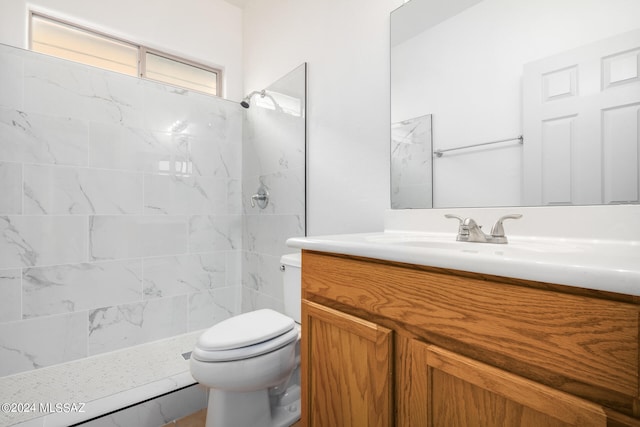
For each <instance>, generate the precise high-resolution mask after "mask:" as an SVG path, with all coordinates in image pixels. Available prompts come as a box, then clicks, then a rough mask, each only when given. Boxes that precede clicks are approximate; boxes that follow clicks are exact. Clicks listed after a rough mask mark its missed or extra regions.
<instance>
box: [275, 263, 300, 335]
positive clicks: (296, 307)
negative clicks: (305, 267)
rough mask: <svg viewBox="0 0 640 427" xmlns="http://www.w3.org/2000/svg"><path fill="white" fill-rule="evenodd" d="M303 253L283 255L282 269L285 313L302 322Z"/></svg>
mask: <svg viewBox="0 0 640 427" xmlns="http://www.w3.org/2000/svg"><path fill="white" fill-rule="evenodd" d="M301 266H302V255H301V254H300V253H295V254H287V255H282V258H280V270H282V272H283V273H282V284H283V286H284V313H285V314H286V315H287V316H289V317H291V318H292V319H293V320H295V321H296V322H298V323H300V318H301V316H300V305H301V303H302V290H301V287H302V268H301Z"/></svg>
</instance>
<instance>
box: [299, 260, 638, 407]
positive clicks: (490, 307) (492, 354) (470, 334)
mask: <svg viewBox="0 0 640 427" xmlns="http://www.w3.org/2000/svg"><path fill="white" fill-rule="evenodd" d="M515 282H516V281H515V280H514V281H513V283H510V279H506V278H505V279H503V278H496V277H486V276H480V275H471V274H464V275H463V274H456V272H453V271H449V272H445V271H442V270H437V269H429V268H427V267H419V266H408V265H404V264H392V263H382V262H375V261H369V260H365V259H359V258H347V257H341V256H331V255H326V254H320V253H314V252H305V253H304V254H303V286H302V288H303V297H305V298H307V299H313V298H314V296H318V297H321V298H322V299H324V300H333V301H336V302H338V303H340V305H341V306H347V307H353V308H355V309H357V310H358V311H364V312H368V313H371V314H373V315H376V316H379V317H380V318H384V319H387V320H388V321H389V322H391V323H393V324H394V325H398V327H401V328H406V329H407V330H410V331H411V333H412V334H415V335H418V336H421V337H422V338H424V339H425V340H427V341H429V342H433V343H436V344H438V345H440V346H443V347H445V348H452V349H454V350H455V351H459V352H461V353H462V354H465V353H466V354H467V355H470V356H472V357H474V358H476V359H478V360H483V361H487V362H488V363H491V364H492V365H495V366H499V367H501V368H503V369H506V370H508V371H512V372H516V373H519V374H521V375H524V376H525V377H529V378H534V379H536V380H541V379H542V380H543V382H546V383H547V384H549V385H552V386H554V387H556V388H560V389H564V390H567V391H569V392H571V393H576V394H582V395H584V394H585V393H587V394H588V395H590V396H591V397H592V398H594V400H605V399H609V398H610V395H613V396H616V395H617V396H620V395H624V396H628V397H629V398H631V399H637V398H638V373H639V372H638V358H639V356H638V336H639V330H638V319H639V309H638V306H637V305H634V304H631V303H624V302H619V301H611V300H607V299H601V298H595V297H590V296H582V295H574V294H568V293H563V292H557V291H555V290H549V289H541V288H540V286H536V287H534V286H533V284H532V286H531V287H529V286H526V283H525V282H523V281H518V282H517V284H516V283H515ZM584 385H588V386H592V389H591V390H590V391H588V392H585V393H583V390H582V389H583V388H584ZM613 400H617V401H621V400H623V399H621V398H618V397H613ZM627 400H628V399H627Z"/></svg>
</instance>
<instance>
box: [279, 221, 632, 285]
mask: <svg viewBox="0 0 640 427" xmlns="http://www.w3.org/2000/svg"><path fill="white" fill-rule="evenodd" d="M453 228H456V227H453ZM287 245H288V246H291V247H294V248H299V249H307V250H314V251H321V252H331V253H337V254H344V255H353V256H360V257H367V258H376V259H381V260H387V261H397V262H403V263H410V264H417V265H424V266H431V267H441V268H447V269H454V270H463V271H469V272H475V273H483V274H492V275H496V276H504V277H512V278H518V279H526V280H534V281H540V282H547V283H557V284H563V285H569V286H579V287H583V288H588V289H597V290H603V291H609V292H618V293H623V294H630V295H640V241H631V240H627V241H619V240H615V241H614V240H595V239H566V238H560V239H554V238H536V237H530V236H510V237H509V243H507V244H490V243H468V242H457V241H456V233H435V232H411V231H385V232H380V233H360V234H340V235H328V236H314V237H296V238H291V239H289V240H287Z"/></svg>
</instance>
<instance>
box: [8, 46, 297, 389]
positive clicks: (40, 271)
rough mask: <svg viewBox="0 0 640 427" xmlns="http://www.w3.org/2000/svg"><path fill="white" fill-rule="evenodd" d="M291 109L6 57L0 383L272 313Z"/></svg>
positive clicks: (289, 194) (292, 176)
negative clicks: (258, 203) (261, 310)
mask: <svg viewBox="0 0 640 427" xmlns="http://www.w3.org/2000/svg"><path fill="white" fill-rule="evenodd" d="M300 70H302V71H301V72H302V73H304V66H302V67H301V68H300ZM302 79H303V81H304V75H303V77H302ZM303 92H304V90H303ZM301 111H302V116H301V117H295V115H290V114H282V112H281V111H266V112H263V111H261V110H260V109H259V108H255V107H252V108H251V109H249V110H247V111H244V110H243V109H242V108H241V107H240V106H239V104H238V103H235V102H230V101H226V100H223V99H220V98H215V97H211V96H207V95H203V94H198V93H194V92H189V91H186V90H182V89H177V88H175V87H171V86H166V85H163V84H159V83H154V82H151V81H147V80H141V79H137V78H132V77H128V76H123V75H119V74H115V73H111V72H107V71H102V70H99V69H95V68H91V67H86V66H83V65H79V64H75V63H70V62H67V61H63V60H58V59H55V58H51V57H48V56H44V55H40V54H36V53H33V52H27V51H22V50H20V49H15V48H12V47H7V46H0V194H1V195H2V196H1V197H0V361H2V363H0V376H4V375H10V374H14V373H18V372H23V371H28V370H33V369H37V368H40V367H44V366H49V365H53V364H58V363H63V362H66V361H70V360H75V359H79V358H84V357H87V356H91V355H96V354H100V353H105V352H109V351H112V350H117V349H121V348H124V347H129V346H133V345H137V344H142V343H145V342H149V341H153V340H157V339H161V338H166V337H170V336H174V335H178V334H181V333H186V332H188V331H196V330H200V329H203V328H206V327H208V326H210V325H212V324H214V323H216V322H218V321H220V320H222V319H225V318H227V317H229V316H231V315H233V314H236V313H238V312H240V311H241V310H242V311H246V310H250V309H252V308H255V307H274V308H277V309H279V308H281V306H282V292H281V290H280V288H279V283H280V277H279V274H278V271H279V270H278V269H279V263H278V258H279V256H280V255H281V254H282V253H285V252H290V250H289V251H287V249H286V247H285V245H284V242H285V240H286V238H287V237H289V236H292V235H301V234H304V230H305V225H304V188H305V184H304V181H305V178H304V176H305V172H304V159H305V157H304V156H305V154H304V153H305V149H304V132H305V131H304V101H303V102H302V110H301ZM274 113H280V114H279V115H278V116H277V117H275V119H274V117H273V114H274ZM252 114H253V115H255V116H256V117H257V119H254V120H252V118H251V117H252ZM268 115H271V116H272V117H271V120H267V121H266V122H264V121H263V120H262V119H261V118H263V117H265V116H268ZM261 123H262V124H261ZM261 126H262V127H261ZM292 129H293V130H292ZM261 132H271V133H272V134H273V135H276V136H273V137H266V138H264V139H263V138H261V137H256V135H260V134H261ZM243 135H251V138H247V137H244V138H243ZM265 135H266V134H265ZM290 138H297V139H296V141H297V142H296V143H294V142H292V139H290ZM300 138H302V140H301V141H300ZM243 139H244V144H243ZM267 144H269V145H267ZM272 144H275V146H274V145H272ZM296 144H297V145H296ZM272 153H279V155H276V156H275V157H273V156H272ZM256 182H263V183H264V184H265V185H266V186H267V187H269V188H270V192H271V193H272V203H271V205H270V206H268V209H265V211H264V212H262V211H256V210H255V208H252V207H251V206H250V205H249V203H248V200H249V197H250V195H251V194H252V192H253V191H254V190H255V188H253V187H256V188H257V186H256V185H254V183H256ZM247 192H248V193H247ZM280 193H283V194H282V195H280Z"/></svg>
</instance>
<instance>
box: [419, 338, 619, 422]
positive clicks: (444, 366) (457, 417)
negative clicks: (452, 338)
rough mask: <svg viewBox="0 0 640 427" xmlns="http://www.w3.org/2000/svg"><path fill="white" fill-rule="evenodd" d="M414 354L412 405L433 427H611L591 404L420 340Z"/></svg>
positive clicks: (601, 411)
mask: <svg viewBox="0 0 640 427" xmlns="http://www.w3.org/2000/svg"><path fill="white" fill-rule="evenodd" d="M411 353H412V365H413V366H412V373H413V378H412V382H411V396H412V397H411V399H412V403H411V405H412V406H413V407H414V408H415V409H416V414H420V413H424V414H425V418H426V425H427V426H429V427H431V426H461V427H462V426H465V427H466V426H483V427H489V426H496V427H502V426H527V427H551V426H553V427H555V426H581V427H587V426H602V427H604V426H606V425H607V417H606V414H605V412H604V410H603V408H602V407H601V406H599V405H597V404H594V403H592V402H588V401H586V400H583V399H580V398H578V397H575V396H572V395H569V394H567V393H564V392H561V391H558V390H555V389H553V388H550V387H547V386H544V385H542V384H539V383H536V382H533V381H531V380H528V379H526V378H523V377H519V376H517V375H514V374H511V373H509V372H506V371H503V370H501V369H498V368H495V367H493V366H490V365H486V364H484V363H481V362H478V361H476V360H473V359H469V358H467V357H464V356H461V355H459V354H456V353H452V352H450V351H447V350H444V349H441V348H439V347H436V346H432V345H427V344H425V343H422V342H419V341H415V340H414V341H413V343H412V352H411Z"/></svg>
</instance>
